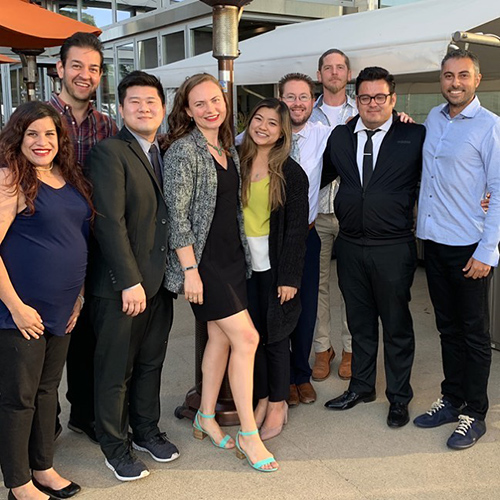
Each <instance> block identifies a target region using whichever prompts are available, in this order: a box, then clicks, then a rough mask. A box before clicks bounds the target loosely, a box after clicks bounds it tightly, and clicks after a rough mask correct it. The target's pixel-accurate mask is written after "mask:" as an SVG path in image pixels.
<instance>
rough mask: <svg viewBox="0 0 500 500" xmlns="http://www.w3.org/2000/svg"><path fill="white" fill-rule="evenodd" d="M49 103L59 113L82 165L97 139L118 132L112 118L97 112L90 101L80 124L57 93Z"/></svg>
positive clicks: (100, 139) (69, 107)
mask: <svg viewBox="0 0 500 500" xmlns="http://www.w3.org/2000/svg"><path fill="white" fill-rule="evenodd" d="M49 104H50V105H51V106H52V107H53V108H55V109H56V111H57V112H58V113H59V114H60V115H61V118H62V121H63V123H64V124H65V126H66V130H67V131H68V134H69V137H70V139H71V142H72V143H73V147H74V148H75V155H76V159H77V161H78V163H79V164H80V165H81V166H82V167H83V165H84V164H85V158H87V155H88V153H89V151H90V150H91V149H92V147H94V146H95V145H96V144H97V143H98V142H99V141H102V140H103V139H106V138H107V137H111V136H113V135H115V134H117V133H118V127H117V126H116V123H115V122H114V120H113V119H112V118H110V117H109V116H108V115H103V114H102V113H99V111H97V110H96V109H95V108H94V106H93V105H92V104H91V103H89V109H88V113H87V117H86V118H85V119H84V120H83V122H82V123H81V124H80V126H78V123H77V121H76V119H75V117H74V116H73V112H72V110H71V106H69V105H68V104H66V103H65V102H64V101H63V100H62V99H61V98H60V97H59V96H58V95H56V94H52V97H51V98H50V100H49Z"/></svg>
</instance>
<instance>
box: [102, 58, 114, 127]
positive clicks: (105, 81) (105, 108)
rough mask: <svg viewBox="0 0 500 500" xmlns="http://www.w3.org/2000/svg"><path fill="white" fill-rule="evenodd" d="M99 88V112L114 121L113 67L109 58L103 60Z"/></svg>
mask: <svg viewBox="0 0 500 500" xmlns="http://www.w3.org/2000/svg"><path fill="white" fill-rule="evenodd" d="M100 88H101V96H102V99H101V110H102V112H103V113H106V114H107V115H109V116H111V118H113V120H115V121H116V94H115V66H114V64H113V59H111V58H107V57H105V58H104V71H103V75H102V78H101V85H100Z"/></svg>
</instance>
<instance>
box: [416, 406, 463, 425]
mask: <svg viewBox="0 0 500 500" xmlns="http://www.w3.org/2000/svg"><path fill="white" fill-rule="evenodd" d="M459 415H460V408H455V407H454V406H453V405H452V404H451V403H450V402H449V401H448V400H447V399H441V398H440V399H438V400H437V401H435V402H434V403H432V406H431V408H430V410H429V411H426V412H425V413H423V414H422V415H419V416H418V417H416V418H415V420H413V423H414V424H415V425H416V426H417V427H423V428H424V429H430V428H432V427H439V426H440V425H443V424H449V423H451V422H458V416H459Z"/></svg>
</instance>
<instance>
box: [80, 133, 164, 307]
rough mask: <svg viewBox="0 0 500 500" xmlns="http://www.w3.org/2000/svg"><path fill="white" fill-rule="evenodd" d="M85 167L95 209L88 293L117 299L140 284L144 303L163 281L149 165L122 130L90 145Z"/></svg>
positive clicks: (158, 206)
mask: <svg viewBox="0 0 500 500" xmlns="http://www.w3.org/2000/svg"><path fill="white" fill-rule="evenodd" d="M85 165H86V168H87V169H88V172H89V177H90V180H91V181H92V184H93V186H94V189H93V201H94V205H95V209H96V210H97V216H96V218H95V222H94V236H95V242H94V244H93V245H92V246H91V254H90V257H89V270H88V276H87V278H88V279H87V286H88V288H89V290H88V291H89V292H90V293H91V294H92V295H95V296H97V297H103V298H109V299H117V300H119V299H121V291H122V290H124V289H125V288H129V287H131V286H133V285H136V284H137V283H141V285H142V286H143V288H144V290H145V292H146V297H147V298H148V299H149V298H151V297H152V296H154V295H155V294H156V293H157V292H158V290H159V289H160V286H161V285H162V282H163V275H164V272H165V266H166V254H167V241H168V240H167V236H168V231H167V207H166V205H165V201H164V199H163V194H162V192H163V191H162V187H161V186H160V184H159V183H158V180H157V178H156V175H155V173H154V171H153V168H152V166H151V163H150V162H149V160H148V158H147V157H146V155H145V154H144V152H143V150H142V148H141V146H140V145H139V143H138V142H137V140H136V139H135V138H134V136H133V135H132V134H131V133H130V132H129V131H128V130H127V129H126V128H125V127H123V128H122V129H121V130H120V132H118V134H117V135H116V136H114V137H111V138H109V139H105V140H104V141H101V142H100V143H98V144H97V145H96V146H94V148H92V150H91V151H90V153H89V155H88V157H87V160H86V162H85Z"/></svg>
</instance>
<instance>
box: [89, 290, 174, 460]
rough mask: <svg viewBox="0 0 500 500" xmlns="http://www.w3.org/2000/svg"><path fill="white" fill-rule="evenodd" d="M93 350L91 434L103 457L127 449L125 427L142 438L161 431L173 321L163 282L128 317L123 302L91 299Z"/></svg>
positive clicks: (136, 436)
mask: <svg viewBox="0 0 500 500" xmlns="http://www.w3.org/2000/svg"><path fill="white" fill-rule="evenodd" d="M89 305H90V313H91V321H92V323H93V325H94V329H95V332H96V336H97V345H96V351H95V359H94V366H95V416H96V434H97V438H98V440H99V444H100V445H101V449H102V451H103V453H104V455H105V456H106V457H107V458H108V459H113V458H120V457H122V456H123V455H124V454H125V453H127V451H128V449H129V440H128V428H129V424H130V427H132V431H133V433H134V437H135V438H136V439H138V440H140V441H146V440H148V439H150V438H151V437H153V436H155V435H157V434H158V433H159V432H160V431H159V428H158V422H159V420H160V381H161V371H162V368H163V362H164V360H165V354H166V351H167V342H168V335H169V332H170V328H171V326H172V320H173V307H172V295H171V294H170V293H169V292H168V291H167V290H166V289H164V288H163V287H162V288H161V289H160V290H159V291H158V293H157V294H156V295H155V296H154V297H152V298H151V299H150V300H148V301H147V306H146V310H145V311H144V312H143V313H142V314H139V315H138V316H136V317H135V318H132V317H131V316H127V315H126V314H125V313H123V312H122V301H121V300H111V299H104V298H99V297H91V298H90V304H89Z"/></svg>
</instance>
